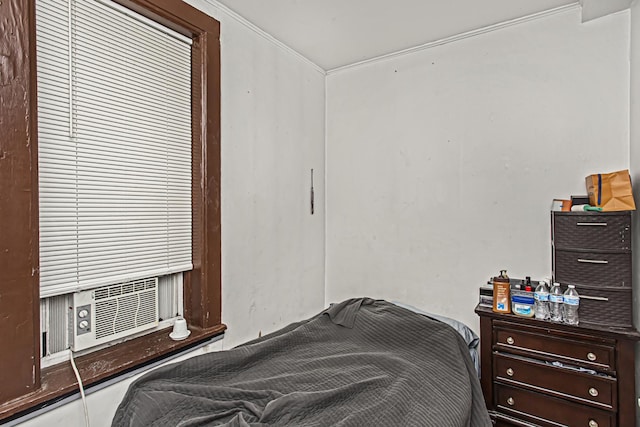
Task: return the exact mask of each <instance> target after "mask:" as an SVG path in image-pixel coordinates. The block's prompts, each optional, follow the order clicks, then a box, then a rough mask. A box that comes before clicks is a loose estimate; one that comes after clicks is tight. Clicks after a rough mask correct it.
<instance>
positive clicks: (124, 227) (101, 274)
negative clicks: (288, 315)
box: [36, 0, 192, 297]
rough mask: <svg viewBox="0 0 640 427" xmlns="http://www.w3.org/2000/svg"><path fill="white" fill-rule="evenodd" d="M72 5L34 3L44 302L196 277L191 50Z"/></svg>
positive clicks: (144, 27)
mask: <svg viewBox="0 0 640 427" xmlns="http://www.w3.org/2000/svg"><path fill="white" fill-rule="evenodd" d="M69 1H71V10H72V13H71V16H69V2H68V1H65V0H37V1H36V22H37V25H36V32H37V34H36V36H37V37H36V43H37V46H36V50H37V60H38V76H37V78H38V85H39V90H38V92H39V93H38V114H39V117H38V119H39V143H40V146H39V162H40V165H39V179H40V294H41V297H49V296H53V295H60V294H65V293H69V292H74V291H78V290H83V289H89V288H92V287H96V286H103V285H109V284H113V283H119V282H122V281H126V280H137V279H141V278H146V277H153V276H160V275H166V274H173V273H176V272H180V271H185V270H189V269H191V268H192V265H191V258H192V256H191V246H192V244H191V242H192V239H191V229H192V226H191V222H192V218H191V187H192V183H191V167H192V165H191V48H190V45H189V44H188V43H186V42H184V41H182V40H178V39H177V38H180V39H184V37H183V36H181V35H180V36H173V35H172V34H173V33H172V31H171V30H169V29H167V30H166V31H164V30H162V31H161V30H159V29H158V28H156V27H155V26H150V25H149V24H148V23H147V22H142V20H141V19H142V18H139V19H136V18H134V17H131V16H128V15H127V14H124V13H122V11H120V10H118V7H119V6H116V7H115V8H112V7H109V6H105V4H102V1H103V0H100V1H96V0H83V1H76V0H69ZM69 34H71V41H70V40H69ZM176 37H177V38H176ZM70 42H71V44H72V46H70V45H69V43H70ZM69 52H72V54H71V58H69ZM70 67H71V68H70Z"/></svg>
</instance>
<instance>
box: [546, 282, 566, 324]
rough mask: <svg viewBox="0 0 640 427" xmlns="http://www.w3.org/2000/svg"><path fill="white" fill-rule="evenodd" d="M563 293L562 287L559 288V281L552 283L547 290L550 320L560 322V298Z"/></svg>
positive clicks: (562, 296) (561, 298)
mask: <svg viewBox="0 0 640 427" xmlns="http://www.w3.org/2000/svg"><path fill="white" fill-rule="evenodd" d="M563 298H564V295H563V294H562V288H560V283H557V282H556V283H554V284H553V286H551V291H550V292H549V306H550V309H551V321H552V322H562V300H563Z"/></svg>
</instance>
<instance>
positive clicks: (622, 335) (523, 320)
mask: <svg viewBox="0 0 640 427" xmlns="http://www.w3.org/2000/svg"><path fill="white" fill-rule="evenodd" d="M475 312H476V314H478V315H479V316H481V317H490V318H493V319H498V320H504V321H509V322H513V323H517V324H522V325H528V326H536V327H549V328H553V329H559V330H563V331H566V332H574V333H582V334H585V333H586V334H598V335H606V336H611V337H613V338H616V339H626V340H632V341H640V332H638V331H637V330H636V329H631V328H614V327H607V326H600V325H595V324H588V323H581V324H578V325H576V326H573V325H565V324H563V323H553V322H550V321H548V320H540V319H535V318H528V317H522V316H516V315H515V314H503V313H495V312H494V311H493V310H492V309H491V307H486V306H483V305H480V304H478V305H477V306H476V309H475Z"/></svg>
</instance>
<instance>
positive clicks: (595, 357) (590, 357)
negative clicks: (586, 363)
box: [587, 353, 598, 362]
mask: <svg viewBox="0 0 640 427" xmlns="http://www.w3.org/2000/svg"><path fill="white" fill-rule="evenodd" d="M597 358H598V357H597V356H596V355H595V354H593V353H589V354H587V359H589V360H590V361H592V362H595V360H596V359H597Z"/></svg>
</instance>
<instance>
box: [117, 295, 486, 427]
mask: <svg viewBox="0 0 640 427" xmlns="http://www.w3.org/2000/svg"><path fill="white" fill-rule="evenodd" d="M463 336H464V334H463V333H460V332H459V331H458V330H456V329H455V328H453V327H452V326H450V325H448V324H447V323H444V322H441V321H440V320H437V319H434V318H432V317H429V316H428V315H424V314H421V313H416V312H414V311H412V310H410V309H408V308H405V307H402V306H399V305H398V304H393V303H391V302H387V301H383V300H373V299H370V298H356V299H350V300H346V301H344V302H342V303H339V304H332V305H331V306H330V307H329V308H327V309H326V310H324V311H322V312H321V313H319V314H317V315H315V316H313V317H311V318H310V319H307V320H304V321H301V322H297V323H293V324H291V325H288V326H286V327H284V328H283V329H281V330H279V331H276V332H274V333H272V334H269V335H265V336H263V337H261V338H258V339H256V340H253V341H250V342H248V343H245V344H243V345H241V346H238V347H236V348H234V349H231V350H226V351H221V352H215V353H209V354H205V355H201V356H197V357H193V358H191V359H188V360H185V361H182V362H179V363H175V364H172V365H167V366H164V367H161V368H158V369H156V370H154V371H151V372H149V373H147V374H146V375H144V376H142V377H141V378H139V379H138V380H137V381H135V382H134V383H133V384H131V386H130V387H129V390H128V391H127V393H126V395H125V396H124V398H123V400H122V402H121V403H120V405H119V407H118V409H117V411H116V414H115V416H114V418H113V421H112V425H113V426H209V425H222V426H229V427H231V426H233V427H235V426H438V427H447V426H451V427H455V426H472V427H475V426H478V427H480V426H490V425H491V422H490V420H489V415H488V413H487V409H486V407H485V403H484V399H483V396H482V391H481V388H480V383H479V381H478V377H477V372H476V369H475V367H474V362H473V360H472V357H471V354H470V352H469V350H470V341H469V340H468V339H465V338H464V337H463ZM476 338H477V337H476ZM472 341H473V340H472ZM475 345H476V346H477V341H476V342H475Z"/></svg>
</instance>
